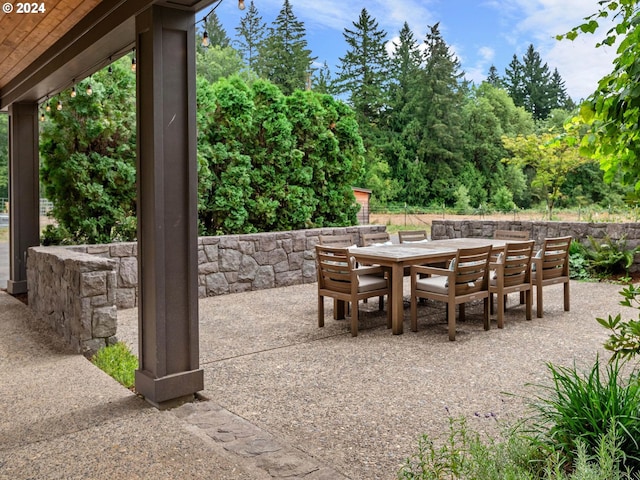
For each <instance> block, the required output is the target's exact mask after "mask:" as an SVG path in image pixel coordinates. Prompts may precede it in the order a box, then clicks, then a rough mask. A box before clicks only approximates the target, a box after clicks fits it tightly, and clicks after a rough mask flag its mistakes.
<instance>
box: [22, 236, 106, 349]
mask: <svg viewBox="0 0 640 480" xmlns="http://www.w3.org/2000/svg"><path fill="white" fill-rule="evenodd" d="M115 267H116V262H114V261H113V260H110V259H108V258H101V257H94V256H91V255H86V254H83V253H79V252H75V251H73V250H70V249H67V248H62V247H33V248H30V249H29V254H28V257H27V285H28V286H29V307H30V308H31V309H32V310H33V311H34V312H35V314H36V317H37V318H38V319H39V320H41V321H43V322H45V323H46V324H48V325H50V326H51V327H52V328H53V329H54V330H55V331H56V332H58V333H59V334H60V335H61V336H62V337H63V338H64V339H65V341H66V342H67V343H68V344H69V345H70V346H71V347H72V348H73V349H74V350H76V351H78V352H83V353H86V352H96V351H97V350H98V349H99V348H100V347H103V346H105V345H108V344H110V343H112V342H114V341H115V335H116V326H117V309H116V297H115V295H116V290H115V288H114V287H115V286H116V271H115Z"/></svg>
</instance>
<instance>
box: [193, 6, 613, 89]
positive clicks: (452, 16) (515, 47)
mask: <svg viewBox="0 0 640 480" xmlns="http://www.w3.org/2000/svg"><path fill="white" fill-rule="evenodd" d="M249 3H250V0H247V1H246V4H247V8H248V5H249ZM254 3H255V6H256V8H257V9H258V12H259V13H260V15H261V16H262V19H263V21H264V22H266V23H267V26H270V25H271V22H273V20H274V19H275V18H276V16H277V15H278V13H279V11H280V10H281V8H282V3H283V1H282V0H254ZM290 3H291V5H292V8H293V12H294V14H295V15H296V17H297V18H298V19H299V20H300V21H302V22H303V23H304V25H305V28H306V31H307V41H308V45H309V48H310V49H311V50H312V52H313V55H314V56H317V57H318V60H317V61H318V62H319V63H320V64H321V63H322V62H324V61H326V62H327V64H328V65H329V68H330V69H331V72H332V73H335V72H336V71H337V68H336V65H337V64H338V58H339V57H341V56H343V55H344V54H345V52H346V50H347V45H346V43H345V41H344V37H343V34H342V33H343V31H344V29H345V28H349V29H353V22H356V21H357V20H358V17H359V15H360V12H361V10H362V9H363V8H366V9H367V11H368V12H369V14H370V15H371V16H372V17H374V18H375V19H376V20H377V22H378V25H379V27H380V28H381V29H383V30H384V31H385V32H386V33H387V39H388V40H389V42H391V41H393V40H394V38H397V35H398V32H399V31H400V29H401V28H402V25H403V24H404V22H405V21H406V22H407V23H408V24H409V27H410V28H411V29H412V30H413V32H414V35H415V36H416V38H417V39H419V41H422V40H423V39H424V38H425V34H426V32H427V28H428V26H430V25H433V24H435V23H437V22H439V23H440V32H441V34H442V36H443V38H444V40H445V42H447V44H448V45H449V47H450V48H451V50H452V51H453V52H454V53H455V55H456V56H457V57H458V59H459V60H460V62H461V64H462V70H463V71H464V72H465V75H466V77H467V79H469V80H471V81H474V82H476V83H478V82H481V81H482V80H483V79H484V78H486V75H487V72H488V70H489V67H490V66H491V65H492V64H493V65H495V66H496V68H497V69H498V72H499V73H500V74H501V75H503V74H504V69H505V67H506V66H507V65H508V64H509V62H510V61H511V59H512V57H513V55H514V54H516V55H517V56H518V58H520V59H521V58H522V55H523V54H524V53H525V51H526V49H527V47H528V46H529V45H530V44H533V45H534V47H535V49H536V50H537V51H538V52H539V53H540V55H541V56H542V60H543V61H544V62H546V63H547V64H548V65H549V67H550V69H551V70H553V69H554V68H557V69H558V71H559V72H560V75H561V76H562V78H563V79H564V80H565V82H566V87H567V91H568V93H569V95H570V96H571V97H572V98H573V99H574V100H576V101H578V100H580V99H581V98H584V97H586V96H588V95H589V94H591V93H592V92H593V91H594V90H595V88H596V86H597V82H598V80H599V79H600V78H601V77H602V76H604V75H605V74H607V73H608V72H610V71H611V68H612V66H611V61H612V59H613V58H614V55H615V51H614V49H612V48H600V49H595V48H594V46H595V44H596V42H597V41H598V39H600V38H601V37H602V35H604V31H603V32H601V33H600V34H599V36H594V35H589V36H584V37H579V38H578V40H576V41H574V42H570V41H567V40H565V41H562V42H558V41H557V40H555V38H554V36H555V35H556V34H559V33H565V32H567V31H568V30H569V29H571V28H572V27H574V26H576V25H578V24H580V23H581V21H582V19H583V18H584V17H586V16H588V15H590V14H592V13H594V12H596V11H597V9H598V1H597V0H478V1H472V0H386V1H377V0H373V1H367V2H364V1H351V2H345V1H344V0H320V1H318V0H315V1H314V0H290ZM207 11H208V10H204V11H203V12H201V15H204V13H206V12H207ZM216 13H217V14H218V17H219V18H220V21H221V22H222V24H223V26H224V27H225V29H226V31H227V34H228V35H229V36H230V37H231V38H234V37H235V34H236V31H235V27H237V26H238V24H239V21H240V18H241V17H242V16H243V15H244V14H245V13H246V10H245V12H241V11H239V10H238V8H237V2H236V1H235V0H225V1H223V2H222V4H220V6H219V7H218V8H217V9H216ZM603 30H604V29H603ZM389 45H391V44H389ZM389 48H390V47H389Z"/></svg>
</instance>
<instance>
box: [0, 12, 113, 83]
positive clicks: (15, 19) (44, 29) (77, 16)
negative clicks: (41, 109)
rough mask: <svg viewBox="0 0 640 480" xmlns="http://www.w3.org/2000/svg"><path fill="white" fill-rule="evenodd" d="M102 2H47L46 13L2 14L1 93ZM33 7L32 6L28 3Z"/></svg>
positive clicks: (0, 14) (0, 36)
mask: <svg viewBox="0 0 640 480" xmlns="http://www.w3.org/2000/svg"><path fill="white" fill-rule="evenodd" d="M100 2H101V0H46V1H44V2H37V5H43V6H44V9H45V11H44V12H36V13H18V11H17V10H18V2H14V1H13V0H10V1H9V0H5V3H4V4H3V6H4V5H8V4H13V11H12V12H11V13H4V12H3V13H0V90H1V89H2V88H3V87H5V86H6V85H7V84H9V83H10V82H11V80H13V79H15V78H16V77H17V76H18V74H19V73H20V72H21V71H23V70H25V69H26V68H27V67H28V66H29V65H30V64H31V63H33V62H34V61H35V60H37V59H38V57H40V55H42V54H43V53H45V52H46V51H47V49H48V48H49V47H51V46H52V45H53V44H54V43H55V42H56V41H57V40H59V39H60V38H61V37H62V36H63V35H64V34H66V33H67V32H68V31H69V30H71V28H72V27H73V26H75V25H76V24H77V23H78V22H79V21H80V20H81V19H82V18H84V17H85V15H87V14H88V13H89V12H90V11H91V10H92V9H93V8H94V7H95V6H96V5H97V4H99V3H100ZM26 5H32V4H26Z"/></svg>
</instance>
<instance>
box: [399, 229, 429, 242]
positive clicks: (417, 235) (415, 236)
mask: <svg viewBox="0 0 640 480" xmlns="http://www.w3.org/2000/svg"><path fill="white" fill-rule="evenodd" d="M398 239H399V240H400V243H407V242H420V241H423V240H427V239H428V237H427V231H426V230H399V231H398Z"/></svg>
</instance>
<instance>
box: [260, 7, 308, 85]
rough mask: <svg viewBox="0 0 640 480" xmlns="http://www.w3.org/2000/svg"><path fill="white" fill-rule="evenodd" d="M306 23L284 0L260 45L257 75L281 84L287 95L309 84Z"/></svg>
mask: <svg viewBox="0 0 640 480" xmlns="http://www.w3.org/2000/svg"><path fill="white" fill-rule="evenodd" d="M305 34H306V32H305V28H304V23H302V22H301V21H299V20H298V19H297V18H296V16H295V15H294V13H293V9H292V8H291V3H290V2H289V0H284V4H283V6H282V9H281V10H280V13H279V14H278V16H277V17H276V19H275V21H274V22H273V26H272V27H270V28H269V35H268V36H267V38H266V40H265V41H264V42H263V43H262V44H261V45H260V47H259V58H258V61H257V62H256V70H257V73H258V75H260V76H261V77H263V78H266V79H269V80H270V81H271V82H272V83H275V84H276V85H278V86H279V87H280V89H281V90H282V92H283V93H284V94H285V95H289V94H291V93H293V92H294V91H295V90H297V89H300V90H303V89H305V88H306V85H307V81H308V78H309V75H310V74H311V64H312V63H313V61H314V60H315V58H316V57H311V50H309V49H308V48H307V40H306V39H305Z"/></svg>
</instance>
